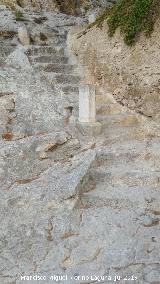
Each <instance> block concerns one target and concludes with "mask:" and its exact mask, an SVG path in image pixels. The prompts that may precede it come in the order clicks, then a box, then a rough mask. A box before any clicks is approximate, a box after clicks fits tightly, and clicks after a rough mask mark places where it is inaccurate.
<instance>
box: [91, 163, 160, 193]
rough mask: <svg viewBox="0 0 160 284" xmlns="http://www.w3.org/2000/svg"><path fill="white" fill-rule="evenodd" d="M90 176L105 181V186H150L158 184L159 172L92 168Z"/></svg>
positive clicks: (159, 180)
mask: <svg viewBox="0 0 160 284" xmlns="http://www.w3.org/2000/svg"><path fill="white" fill-rule="evenodd" d="M91 176H92V177H93V178H94V180H95V182H97V183H99V182H105V184H106V186H108V185H112V186H128V187H130V186H150V187H152V188H153V187H157V186H159V185H160V172H149V171H146V172H145V171H144V172H141V171H137V170H130V169H129V168H128V170H126V171H122V170H118V169H108V171H107V170H106V169H105V168H98V169H92V172H91Z"/></svg>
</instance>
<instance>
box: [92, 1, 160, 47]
mask: <svg viewBox="0 0 160 284" xmlns="http://www.w3.org/2000/svg"><path fill="white" fill-rule="evenodd" d="M159 15H160V1H159V0H118V1H117V3H116V4H115V5H114V6H113V8H112V9H106V10H105V11H104V12H103V13H102V14H101V15H100V16H99V17H98V18H97V20H96V22H95V25H96V26H97V27H101V26H102V25H103V22H104V21H105V20H107V22H108V26H109V29H108V34H109V36H113V35H114V33H115V31H116V29H117V28H118V27H119V28H120V31H121V33H122V34H123V36H124V41H125V43H126V44H127V45H133V44H134V43H135V41H136V39H137V37H138V35H139V34H140V32H142V31H144V32H145V34H146V35H147V36H149V35H150V34H151V32H152V31H153V28H154V23H155V21H156V20H157V18H158V17H159Z"/></svg>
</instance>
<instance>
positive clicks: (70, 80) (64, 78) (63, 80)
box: [52, 74, 80, 85]
mask: <svg viewBox="0 0 160 284" xmlns="http://www.w3.org/2000/svg"><path fill="white" fill-rule="evenodd" d="M52 83H53V84H55V83H58V84H62V85H64V84H74V85H76V84H79V83H80V76H78V75H70V74H68V75H67V74H57V75H55V76H54V78H53V80H52Z"/></svg>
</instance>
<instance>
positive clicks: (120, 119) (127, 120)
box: [97, 113, 139, 127]
mask: <svg viewBox="0 0 160 284" xmlns="http://www.w3.org/2000/svg"><path fill="white" fill-rule="evenodd" d="M97 120H98V121H99V122H101V123H102V126H103V127H106V126H108V127H111V126H112V127H117V126H135V125H138V124H139V119H138V117H137V116H136V115H135V114H125V113H124V114H123V113H121V114H113V115H112V114H111V115H108V116H105V115H97Z"/></svg>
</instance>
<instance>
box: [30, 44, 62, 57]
mask: <svg viewBox="0 0 160 284" xmlns="http://www.w3.org/2000/svg"><path fill="white" fill-rule="evenodd" d="M26 54H27V55H28V56H43V55H55V54H56V55H62V56H64V48H63V47H60V46H58V47H52V46H33V47H32V48H30V49H28V50H27V52H26Z"/></svg>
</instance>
